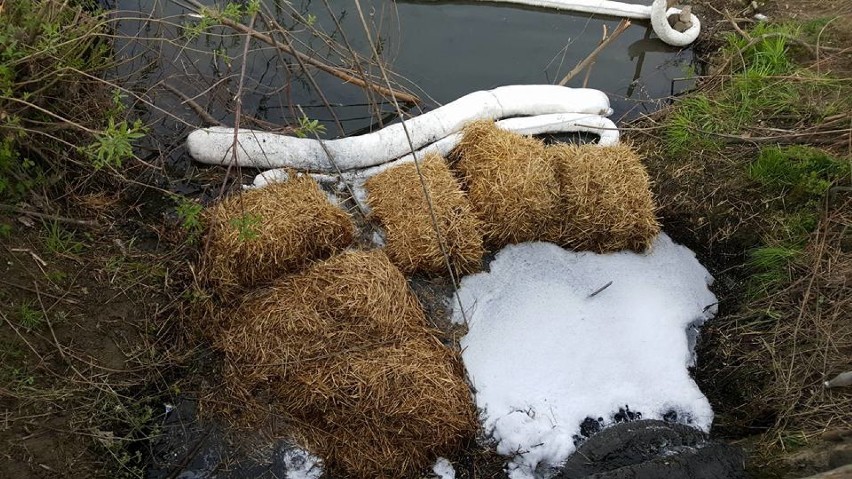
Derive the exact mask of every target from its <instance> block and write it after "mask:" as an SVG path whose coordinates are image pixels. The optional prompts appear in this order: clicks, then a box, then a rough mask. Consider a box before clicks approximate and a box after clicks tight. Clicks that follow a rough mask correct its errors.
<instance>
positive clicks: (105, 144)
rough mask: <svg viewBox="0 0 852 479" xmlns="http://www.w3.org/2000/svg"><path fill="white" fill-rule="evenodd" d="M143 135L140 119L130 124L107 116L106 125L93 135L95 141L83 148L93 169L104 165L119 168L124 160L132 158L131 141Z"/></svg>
mask: <svg viewBox="0 0 852 479" xmlns="http://www.w3.org/2000/svg"><path fill="white" fill-rule="evenodd" d="M144 136H145V127H144V126H143V125H142V121H141V120H136V121H134V122H133V124H132V125H128V123H127V121H122V122H120V123H118V124H116V123H115V119H114V118H109V120H108V123H107V127H106V129H105V130H103V131H101V132H100V133H98V134H97V136H96V137H95V142H94V143H92V144H91V145H89V146H88V147H87V148H85V151H86V152H87V153H88V155H89V158H90V159H91V161H92V165H93V166H94V167H95V170H100V169H101V168H104V167H105V166H111V167H113V168H119V167H121V165H122V164H123V163H124V161H125V160H128V159H130V158H133V142H134V141H136V140H138V139H140V138H143V137H144Z"/></svg>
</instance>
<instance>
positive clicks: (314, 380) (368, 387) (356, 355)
mask: <svg viewBox="0 0 852 479" xmlns="http://www.w3.org/2000/svg"><path fill="white" fill-rule="evenodd" d="M215 345H216V347H217V348H219V349H220V350H222V351H224V352H225V355H226V364H227V365H228V366H227V367H226V370H225V381H226V386H227V387H226V391H227V392H228V394H229V396H230V397H231V398H232V399H234V400H239V401H241V405H244V408H245V409H246V412H247V413H248V414H250V415H251V414H253V413H254V412H255V411H257V410H263V409H265V408H267V407H269V405H270V404H271V405H272V407H275V408H277V409H276V410H277V411H278V412H279V413H280V414H283V415H284V416H285V417H288V418H290V419H291V421H292V422H293V424H294V425H295V427H296V429H297V430H296V432H295V434H294V435H295V436H297V437H300V438H302V439H303V440H304V441H306V445H307V446H308V447H309V448H311V449H312V450H313V451H315V452H316V453H318V454H320V455H321V456H323V457H324V458H325V459H326V461H327V462H328V463H329V464H330V465H331V466H332V468H338V469H341V470H342V471H344V472H345V473H346V474H347V475H349V476H351V477H357V478H368V477H369V478H398V477H408V476H411V475H414V474H416V473H417V472H418V471H420V470H421V469H422V468H424V467H426V466H428V465H429V464H430V462H431V461H434V459H435V457H437V456H438V455H440V454H446V453H450V452H452V450H453V448H454V447H456V446H457V445H458V444H459V442H460V441H461V440H463V439H464V438H466V437H470V436H471V435H473V433H474V432H475V428H476V418H475V407H474V406H473V402H472V398H471V393H470V390H469V388H468V386H467V384H466V382H465V380H464V372H463V368H462V366H461V362H460V360H459V357H458V355H457V354H456V353H455V352H453V351H451V350H449V349H447V348H446V347H444V346H443V345H442V344H441V343H440V342H439V341H438V340H437V339H436V338H435V336H434V334H433V331H432V330H431V329H429V328H428V327H427V326H426V319H425V316H424V314H423V311H422V309H421V308H420V305H419V303H418V302H417V299H416V297H415V296H414V294H413V293H412V292H411V290H410V289H409V288H408V284H407V282H406V280H405V277H404V276H403V275H402V273H401V272H400V271H399V270H398V269H397V268H396V267H395V266H394V265H393V264H392V263H391V262H390V260H389V259H388V257H387V256H386V255H385V254H384V253H383V252H382V251H380V250H373V251H369V252H365V251H350V252H346V253H343V254H341V255H338V256H335V257H333V258H331V259H328V260H326V261H323V262H319V263H315V264H314V265H312V266H311V267H309V268H307V269H306V270H304V271H302V272H301V273H297V274H295V275H292V276H288V277H286V278H283V279H281V280H279V281H278V282H277V283H275V285H273V286H272V287H270V288H268V289H266V290H264V291H262V292H258V293H256V294H254V295H252V296H251V297H249V298H247V299H246V300H245V301H244V302H243V303H242V304H241V305H240V306H239V307H238V308H237V310H236V311H235V313H234V315H233V319H232V322H231V327H230V328H229V329H228V330H226V331H225V332H224V333H223V334H221V336H220V337H219V338H218V340H217V341H216V343H215Z"/></svg>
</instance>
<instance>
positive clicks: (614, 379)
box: [453, 235, 716, 478]
mask: <svg viewBox="0 0 852 479" xmlns="http://www.w3.org/2000/svg"><path fill="white" fill-rule="evenodd" d="M490 268H491V271H490V272H488V273H480V274H476V275H472V276H468V277H466V278H464V279H463V280H462V283H461V288H460V290H459V295H460V297H461V302H462V304H463V305H464V308H465V311H466V317H467V321H468V333H467V335H466V336H465V337H464V338H462V341H461V345H462V348H463V353H462V354H463V359H464V363H465V366H466V367H467V371H468V374H469V375H470V378H471V381H472V383H473V386H474V387H475V389H476V403H477V406H478V407H479V408H480V410H481V411H482V415H481V419H482V421H483V422H484V426H485V430H486V431H488V432H489V433H490V435H491V436H492V437H493V438H494V439H495V441H496V442H497V451H498V452H499V453H500V454H503V455H510V456H513V458H512V459H511V461H510V463H509V464H508V466H507V469H508V471H509V475H510V477H512V478H532V477H547V476H548V475H549V472H548V469H550V468H552V467H555V466H558V465H559V464H560V463H561V462H562V461H564V460H565V459H566V458H567V457H568V456H569V455H570V454H571V453H573V452H574V450H575V446H574V436H575V435H577V434H579V429H580V428H579V426H580V423H581V422H582V421H583V420H584V419H585V418H586V417H592V418H603V419H604V422H605V423H610V422H612V415H613V413H615V412H617V411H618V410H619V409H620V408H625V407H629V409H630V410H631V411H634V412H641V413H642V417H643V418H644V419H661V418H662V417H663V415H665V414H666V413H667V412H669V411H675V412H676V413H677V417H678V419H679V420H680V421H681V422H687V423H690V424H692V425H694V426H696V427H698V428H700V429H702V430H705V431H707V430H709V428H710V424H711V422H712V420H713V411H712V409H711V408H710V404H709V402H708V401H707V398H706V397H705V396H704V395H703V394H702V393H701V391H700V390H699V389H698V386H697V385H696V384H695V383H694V382H693V380H692V379H691V378H690V377H689V373H688V371H687V368H686V366H687V365H688V364H690V363H691V358H692V351H691V345H690V341H689V339H688V337H687V333H686V330H687V329H688V328H692V327H697V326H698V325H700V324H702V323H703V322H704V321H706V320H708V319H710V318H712V317H713V315H715V313H716V306H715V304H716V297H715V296H714V295H713V294H712V293H711V292H710V290H709V289H708V288H707V286H708V285H710V284H711V283H712V281H713V278H712V277H711V276H710V274H709V273H708V272H707V270H706V269H704V267H703V266H701V265H700V264H699V263H698V261H697V260H696V259H695V254H694V253H692V252H691V251H690V250H688V249H687V248H685V247H683V246H679V245H676V244H674V243H673V242H672V240H671V239H669V238H668V236H666V235H660V237H659V238H658V239H657V241H656V242H655V244H654V246H653V248H652V250H651V252H650V253H648V254H645V255H640V254H635V253H630V252H622V253H614V254H606V255H599V254H594V253H576V252H570V251H566V250H563V249H561V248H559V247H558V246H556V245H553V244H550V243H525V244H519V245H513V246H509V247H506V248H505V249H503V250H502V251H501V252H500V253H498V254H497V257H496V258H495V260H494V261H493V262H492V263H491V267H490ZM609 282H612V283H611V284H610V285H609V286H608V287H607V288H605V289H603V290H602V291H600V292H598V293H597V294H595V295H594V296H590V295H591V294H592V293H594V292H595V291H598V290H600V289H601V288H602V287H603V286H605V285H606V284H607V283H609ZM453 316H454V318H453V319H454V321H456V322H462V321H463V318H462V314H461V311H460V310H459V308H458V307H457V306H456V307H455V308H454V312H453Z"/></svg>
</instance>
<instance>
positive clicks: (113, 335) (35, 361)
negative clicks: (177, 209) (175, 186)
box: [0, 195, 184, 479]
mask: <svg viewBox="0 0 852 479" xmlns="http://www.w3.org/2000/svg"><path fill="white" fill-rule="evenodd" d="M42 206H48V205H47V204H45V205H42ZM16 208H17V211H5V212H2V214H0V223H2V224H4V225H8V227H7V228H5V229H6V231H7V233H6V234H5V237H4V238H3V239H2V241H0V303H2V305H3V307H2V308H0V322H2V323H3V324H2V326H0V412H2V419H0V477H9V478H22V479H26V478H36V477H38V478H48V477H72V476H73V477H98V476H102V475H104V474H116V472H115V471H118V472H117V474H118V475H119V476H118V477H138V476H139V472H140V471H141V467H142V457H143V455H144V454H143V449H142V447H143V446H144V445H145V442H146V441H145V438H146V437H147V435H148V434H150V433H151V432H152V429H151V426H152V424H154V422H155V419H156V418H157V417H158V416H162V414H163V412H164V411H163V403H164V402H165V400H166V398H165V396H167V395H168V393H169V391H170V390H173V388H174V386H175V385H176V384H177V382H174V383H173V382H172V379H171V378H170V375H171V370H170V369H171V366H172V364H173V363H174V362H175V360H176V358H174V357H170V355H171V354H172V353H171V349H172V345H170V344H166V343H164V342H162V340H163V339H164V338H166V337H168V336H169V335H170V330H172V329H174V328H175V326H176V325H175V324H174V323H172V322H164V318H168V315H169V313H170V312H172V311H174V308H175V306H176V305H177V304H178V303H176V302H175V299H174V296H173V294H174V290H173V287H172V285H173V284H175V283H178V282H180V281H183V280H182V279H179V278H180V277H182V276H183V275H184V273H182V272H180V271H179V270H183V267H179V268H178V267H176V266H175V265H176V264H177V261H175V257H176V255H175V249H174V248H173V246H171V245H170V244H168V243H164V242H163V240H162V238H161V236H160V233H161V232H162V231H163V230H164V229H165V228H167V227H168V226H167V225H166V224H165V221H164V218H158V217H157V216H153V217H152V216H146V215H145V214H143V211H142V210H141V209H140V208H138V207H136V206H134V205H133V204H130V205H128V204H127V203H126V200H125V199H121V198H108V197H105V196H102V195H93V196H90V197H83V198H78V199H77V201H76V202H75V207H74V208H73V209H70V208H69V210H68V211H69V213H68V216H60V215H58V214H57V218H56V219H53V218H50V217H44V216H42V215H38V214H28V213H27V211H60V210H59V208H58V205H56V204H52V205H50V206H49V209H48V208H39V209H36V208H35V207H34V206H31V205H24V206H23V207H16ZM51 215H53V214H51ZM51 215H49V216H51ZM157 338H161V340H158V339H157ZM113 477H115V476H113Z"/></svg>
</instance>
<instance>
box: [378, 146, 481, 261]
mask: <svg viewBox="0 0 852 479" xmlns="http://www.w3.org/2000/svg"><path fill="white" fill-rule="evenodd" d="M420 173H421V174H422V179H423V183H425V185H426V189H427V191H428V192H429V196H428V199H427V197H426V196H425V195H424V193H423V185H422V184H421V181H420V175H418V171H417V167H416V166H415V165H414V164H413V163H410V164H406V165H402V166H397V167H394V168H391V169H389V170H387V171H385V172H382V173H380V174H378V175H376V176H374V177H372V178H370V180H369V181H367V184H366V186H367V190H368V192H369V197H368V198H369V202H370V208H371V209H372V212H373V216H374V217H375V218H376V219H378V221H379V222H380V223H381V225H382V227H383V228H384V230H385V235H386V240H387V241H386V242H387V246H386V248H385V252H386V253H387V255H388V257H389V258H390V260H391V261H392V262H393V263H394V264H395V265H396V266H397V267H398V268H399V269H400V270H402V272H403V273H406V274H411V273H416V272H428V273H435V274H440V273H444V272H446V270H447V265H446V262H445V260H444V255H443V252H442V250H441V242H443V247H444V249H445V251H446V253H447V255H448V257H449V259H450V264H451V265H452V268H453V271H455V272H457V273H458V274H467V273H472V272H476V271H478V270H479V268H480V266H481V262H482V255H483V247H482V225H481V223H480V221H479V220H478V219H477V218H476V216H474V214H473V212H472V209H471V205H470V201H469V200H468V199H467V196H466V195H465V194H464V192H463V191H462V190H461V187H460V185H459V183H458V181H457V180H456V179H455V178H454V177H453V174H452V172H451V171H450V168H449V167H448V166H447V163H446V161H444V159H443V158H441V157H439V156H437V155H435V154H430V155H427V156H426V157H425V158H424V159H423V160H422V161H421V164H420ZM430 204H431V212H430ZM433 215H434V220H433ZM435 222H437V224H438V231H440V241H439V236H438V234H437V233H436V232H435V224H434V223H435Z"/></svg>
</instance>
